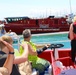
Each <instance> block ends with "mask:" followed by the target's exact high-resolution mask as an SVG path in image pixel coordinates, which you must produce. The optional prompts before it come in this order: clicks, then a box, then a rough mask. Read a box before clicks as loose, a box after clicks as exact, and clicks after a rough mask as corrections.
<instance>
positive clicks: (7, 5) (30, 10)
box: [0, 0, 76, 19]
mask: <svg viewBox="0 0 76 75" xmlns="http://www.w3.org/2000/svg"><path fill="white" fill-rule="evenodd" d="M70 1H71V9H72V12H73V13H76V0H0V19H3V18H5V17H12V16H28V17H33V18H34V17H47V16H49V15H64V14H69V13H70Z"/></svg>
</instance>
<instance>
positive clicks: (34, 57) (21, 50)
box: [20, 41, 38, 67]
mask: <svg viewBox="0 0 76 75" xmlns="http://www.w3.org/2000/svg"><path fill="white" fill-rule="evenodd" d="M24 42H27V41H23V42H22V43H24ZM27 43H29V44H30V45H31V46H32V47H33V49H34V50H35V51H36V46H35V44H34V43H32V42H31V41H30V42H27ZM23 51H24V50H23V48H22V46H20V55H21V54H22V53H23ZM28 59H29V61H32V67H36V61H37V59H38V57H37V56H35V55H29V56H28Z"/></svg>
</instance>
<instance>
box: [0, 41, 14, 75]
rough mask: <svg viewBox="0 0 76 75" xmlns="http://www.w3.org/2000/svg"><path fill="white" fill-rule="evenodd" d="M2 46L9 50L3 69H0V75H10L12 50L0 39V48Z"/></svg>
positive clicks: (12, 57) (12, 58)
mask: <svg viewBox="0 0 76 75" xmlns="http://www.w3.org/2000/svg"><path fill="white" fill-rule="evenodd" d="M2 46H3V47H5V46H6V48H8V50H9V53H8V56H7V59H6V61H5V63H4V65H3V67H0V75H10V74H11V72H12V67H13V61H14V49H13V47H12V46H11V45H10V44H9V43H7V42H5V41H3V40H1V39H0V48H2Z"/></svg>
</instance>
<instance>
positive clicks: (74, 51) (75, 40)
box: [69, 16, 76, 63]
mask: <svg viewBox="0 0 76 75" xmlns="http://www.w3.org/2000/svg"><path fill="white" fill-rule="evenodd" d="M69 39H70V40H71V57H72V61H73V62H74V63H76V60H75V55H76V16H75V17H74V18H73V23H72V24H71V25H70V28H69Z"/></svg>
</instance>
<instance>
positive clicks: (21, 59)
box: [14, 43, 29, 64]
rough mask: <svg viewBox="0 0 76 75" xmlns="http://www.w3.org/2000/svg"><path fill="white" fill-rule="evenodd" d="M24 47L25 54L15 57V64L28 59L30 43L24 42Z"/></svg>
mask: <svg viewBox="0 0 76 75" xmlns="http://www.w3.org/2000/svg"><path fill="white" fill-rule="evenodd" d="M23 49H24V52H23V54H22V55H21V56H17V57H15V59H14V64H20V63H23V62H25V61H26V60H28V54H29V50H28V45H27V43H24V44H23Z"/></svg>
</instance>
